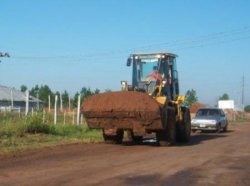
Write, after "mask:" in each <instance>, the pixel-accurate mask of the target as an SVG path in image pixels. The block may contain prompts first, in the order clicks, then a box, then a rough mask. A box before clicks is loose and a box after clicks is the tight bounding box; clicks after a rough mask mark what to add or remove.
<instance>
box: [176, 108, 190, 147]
mask: <svg viewBox="0 0 250 186" xmlns="http://www.w3.org/2000/svg"><path fill="white" fill-rule="evenodd" d="M181 110H182V121H180V122H178V123H177V125H176V128H177V129H176V140H177V142H181V143H185V142H189V140H190V134H191V119H190V112H189V109H188V108H185V107H182V108H181Z"/></svg>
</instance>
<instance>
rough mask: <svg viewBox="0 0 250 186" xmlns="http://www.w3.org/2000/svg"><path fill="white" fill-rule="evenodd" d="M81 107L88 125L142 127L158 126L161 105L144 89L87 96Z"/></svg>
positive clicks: (160, 125)
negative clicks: (142, 90)
mask: <svg viewBox="0 0 250 186" xmlns="http://www.w3.org/2000/svg"><path fill="white" fill-rule="evenodd" d="M81 111H82V113H83V115H84V117H85V120H86V122H87V124H88V126H89V127H90V128H102V129H124V130H126V129H132V130H133V131H137V132H143V131H145V130H159V129H162V128H163V127H162V122H161V106H160V105H159V104H158V102H156V101H155V99H153V98H152V97H151V96H149V95H148V94H146V93H142V92H136V91H120V92H107V93H101V94H96V95H94V96H91V97H89V98H87V99H86V100H85V101H84V102H83V104H82V107H81Z"/></svg>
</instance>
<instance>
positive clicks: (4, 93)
mask: <svg viewBox="0 0 250 186" xmlns="http://www.w3.org/2000/svg"><path fill="white" fill-rule="evenodd" d="M12 96H13V101H25V97H26V94H25V93H24V92H21V91H19V90H16V89H14V88H10V87H6V86H2V85H0V101H11V97H12ZM29 100H30V101H31V102H37V101H39V102H42V101H41V100H39V99H37V98H35V97H33V96H29Z"/></svg>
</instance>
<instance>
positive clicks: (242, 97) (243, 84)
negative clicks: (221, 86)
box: [241, 75, 245, 110]
mask: <svg viewBox="0 0 250 186" xmlns="http://www.w3.org/2000/svg"><path fill="white" fill-rule="evenodd" d="M241 83H242V84H241V88H242V89H241V91H242V92H241V105H242V109H243V110H244V96H245V95H244V91H245V77H244V75H243V76H242V82H241Z"/></svg>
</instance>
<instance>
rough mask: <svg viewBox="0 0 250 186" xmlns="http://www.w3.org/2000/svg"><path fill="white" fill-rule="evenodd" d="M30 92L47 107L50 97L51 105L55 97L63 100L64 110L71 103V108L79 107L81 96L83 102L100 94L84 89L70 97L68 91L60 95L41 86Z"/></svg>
mask: <svg viewBox="0 0 250 186" xmlns="http://www.w3.org/2000/svg"><path fill="white" fill-rule="evenodd" d="M20 90H21V91H22V92H26V91H27V90H28V87H27V86H26V85H21V87H20ZM28 91H29V93H30V95H31V96H33V97H36V98H38V99H39V100H41V101H43V103H44V106H45V107H48V106H49V96H50V101H51V103H54V101H55V96H56V95H57V96H58V98H61V99H62V103H63V107H64V108H67V107H68V106H69V103H70V104H71V106H73V107H77V100H78V96H79V95H80V96H81V102H82V101H84V100H85V99H86V98H87V97H89V96H91V95H94V94H99V93H100V90H99V89H94V90H91V89H90V88H89V87H82V89H81V90H80V91H79V92H76V93H75V94H74V96H73V97H70V96H69V93H68V92H67V90H64V91H63V92H62V93H60V92H59V91H55V92H53V91H52V90H51V88H50V87H49V86H48V85H41V86H39V85H35V86H34V87H32V88H31V89H30V90H28ZM106 91H110V90H106Z"/></svg>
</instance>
